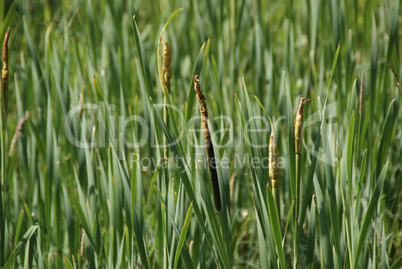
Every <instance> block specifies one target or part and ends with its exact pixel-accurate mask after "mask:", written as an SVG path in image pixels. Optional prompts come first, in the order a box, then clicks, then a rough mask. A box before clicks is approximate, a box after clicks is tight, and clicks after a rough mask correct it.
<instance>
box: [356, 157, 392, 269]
mask: <svg viewBox="0 0 402 269" xmlns="http://www.w3.org/2000/svg"><path fill="white" fill-rule="evenodd" d="M387 171H388V161H387V162H386V163H385V165H384V166H383V168H382V170H381V174H380V176H379V178H378V181H377V184H376V186H375V189H374V191H373V194H372V196H371V199H370V202H369V205H368V208H367V210H366V214H365V215H364V219H363V225H362V228H361V230H360V234H359V241H358V243H357V247H356V253H355V258H354V262H353V268H358V265H359V259H360V255H361V252H362V250H363V245H364V243H365V242H366V236H367V233H368V229H369V227H370V223H371V219H372V217H373V215H374V212H375V211H376V208H377V204H378V199H379V198H380V195H381V192H382V187H383V186H384V182H385V177H386V175H387Z"/></svg>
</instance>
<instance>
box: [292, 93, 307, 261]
mask: <svg viewBox="0 0 402 269" xmlns="http://www.w3.org/2000/svg"><path fill="white" fill-rule="evenodd" d="M308 102H310V99H308V98H306V97H302V98H300V104H299V108H298V110H297V114H296V118H295V120H294V125H295V153H296V182H295V183H296V184H295V185H296V198H295V199H296V202H295V226H294V227H295V235H297V221H298V218H299V192H300V165H301V159H300V155H301V148H302V143H303V107H304V105H305V104H306V103H308ZM295 238H297V236H295ZM295 242H296V241H295ZM297 246H298V242H296V244H295V250H294V251H295V265H297V259H298V247H297Z"/></svg>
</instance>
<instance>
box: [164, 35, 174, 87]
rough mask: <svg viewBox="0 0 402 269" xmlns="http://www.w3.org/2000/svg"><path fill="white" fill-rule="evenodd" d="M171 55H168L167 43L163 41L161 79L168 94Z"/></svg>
mask: <svg viewBox="0 0 402 269" xmlns="http://www.w3.org/2000/svg"><path fill="white" fill-rule="evenodd" d="M171 64H172V55H171V54H170V49H169V46H168V43H167V42H166V41H163V69H162V78H163V85H164V86H165V87H166V89H167V90H168V92H169V94H170V79H171V78H172V67H171Z"/></svg>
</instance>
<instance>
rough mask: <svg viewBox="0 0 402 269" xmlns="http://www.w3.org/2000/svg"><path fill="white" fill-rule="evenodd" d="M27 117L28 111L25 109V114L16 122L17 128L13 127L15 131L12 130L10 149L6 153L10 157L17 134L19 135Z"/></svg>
mask: <svg viewBox="0 0 402 269" xmlns="http://www.w3.org/2000/svg"><path fill="white" fill-rule="evenodd" d="M28 119H29V112H28V111H25V116H24V117H22V118H21V119H20V121H19V122H18V124H17V128H15V132H14V136H13V140H12V141H11V145H10V151H9V153H8V156H9V157H11V156H12V154H13V152H14V148H15V145H16V144H17V139H18V136H19V135H20V133H21V131H22V128H23V127H24V123H25V122H26V121H27V120H28Z"/></svg>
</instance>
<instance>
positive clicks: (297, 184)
mask: <svg viewBox="0 0 402 269" xmlns="http://www.w3.org/2000/svg"><path fill="white" fill-rule="evenodd" d="M300 160H301V159H300V155H299V154H296V182H295V188H296V191H295V193H296V197H295V199H296V201H295V219H294V227H295V236H294V257H295V260H294V268H296V266H297V263H298V257H299V238H298V236H297V233H298V231H297V222H298V219H299V202H300V201H299V192H300Z"/></svg>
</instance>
